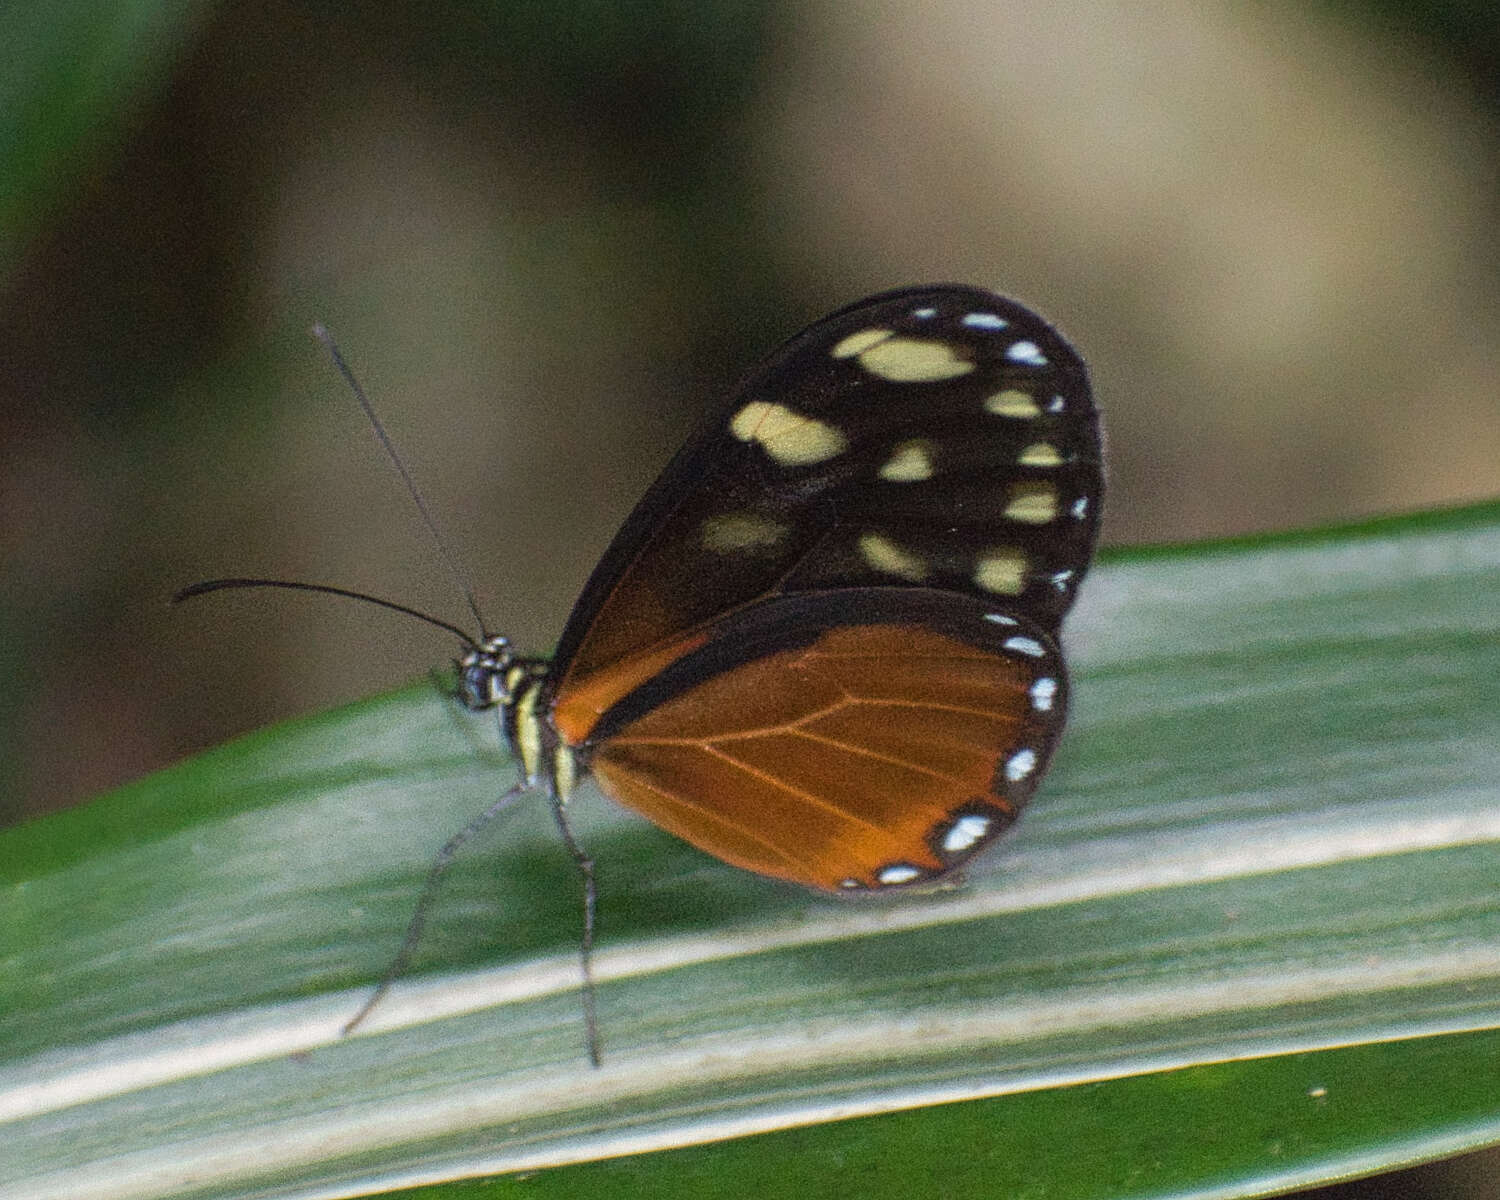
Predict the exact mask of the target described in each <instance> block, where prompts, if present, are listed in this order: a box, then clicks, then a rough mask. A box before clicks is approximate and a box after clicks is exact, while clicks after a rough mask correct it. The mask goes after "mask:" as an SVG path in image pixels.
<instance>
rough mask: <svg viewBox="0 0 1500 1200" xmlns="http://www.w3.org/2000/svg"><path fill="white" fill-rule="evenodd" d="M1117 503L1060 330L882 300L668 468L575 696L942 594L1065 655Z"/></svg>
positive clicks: (573, 623) (751, 395) (601, 611)
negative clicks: (751, 611) (774, 611)
mask: <svg viewBox="0 0 1500 1200" xmlns="http://www.w3.org/2000/svg"><path fill="white" fill-rule="evenodd" d="M1101 492H1102V471H1101V465H1100V445H1099V423H1098V416H1097V413H1096V410H1095V408H1094V403H1093V399H1092V396H1091V394H1090V390H1089V384H1088V377H1087V373H1086V372H1085V369H1084V366H1083V363H1082V361H1081V360H1080V359H1079V357H1078V355H1077V354H1076V353H1075V352H1074V351H1073V349H1072V347H1071V346H1069V345H1068V343H1067V342H1066V341H1064V340H1063V338H1062V336H1061V335H1060V334H1059V333H1058V332H1057V331H1056V330H1054V329H1053V328H1052V327H1051V326H1050V325H1048V324H1047V323H1046V322H1045V321H1043V320H1042V319H1041V318H1040V317H1038V316H1037V315H1036V314H1035V313H1033V312H1031V311H1030V310H1029V309H1026V308H1024V307H1022V306H1021V305H1019V304H1017V303H1015V302H1014V301H1012V300H1007V299H1004V298H1002V297H1000V296H996V295H993V294H992V293H989V292H986V291H984V290H982V289H979V288H972V287H965V286H959V285H952V284H939V285H933V286H928V287H917V288H908V289H903V290H901V291H897V292H889V293H885V294H883V295H879V296H874V297H871V298H869V299H867V300H863V301H860V302H859V303H857V304H854V305H851V306H849V307H848V308H845V309H842V310H841V311H839V312H836V313H834V314H832V315H831V316H829V317H826V318H824V319H823V320H821V321H819V322H817V323H816V324H814V325H812V326H810V327H809V328H808V329H806V330H804V331H803V332H802V333H800V334H798V335H797V336H796V337H794V338H792V339H791V340H790V341H788V342H786V343H785V344H784V345H783V346H781V347H780V349H778V350H777V351H776V352H775V353H773V354H772V355H771V356H770V357H769V358H768V359H767V360H766V361H765V362H763V363H762V364H761V365H760V366H759V367H757V368H756V369H755V370H754V371H752V372H751V373H750V375H749V376H748V377H747V378H746V379H745V380H744V381H743V382H742V383H741V384H740V385H739V386H738V387H737V388H736V389H735V391H734V392H733V393H732V394H731V396H730V397H729V399H728V400H727V401H726V402H725V403H724V405H723V406H722V407H720V408H719V409H718V410H717V411H716V412H715V413H714V414H713V416H712V417H711V418H710V419H709V420H708V421H707V422H705V424H704V425H703V427H702V428H701V429H700V430H699V431H698V433H697V434H696V435H695V436H694V437H693V438H692V439H691V440H689V442H688V443H687V445H686V446H685V447H683V449H682V450H681V451H680V452H679V453H678V455H677V457H676V458H675V459H673V461H672V462H671V463H670V464H669V465H668V467H667V469H666V470H665V471H664V472H663V473H662V475H661V477H660V478H659V479H658V480H657V481H656V483H655V484H654V485H653V486H652V487H651V489H650V490H649V491H648V492H647V493H646V495H645V497H644V498H643V499H642V500H641V502H640V504H638V505H637V506H636V509H635V511H634V512H633V513H632V514H631V516H630V518H629V519H628V520H627V521H626V522H625V525H624V526H623V528H622V529H621V530H620V532H619V534H618V535H617V536H616V538H615V540H614V542H613V543H612V544H611V546H610V548H609V550H608V551H607V552H606V553H605V555H604V557H603V559H602V560H601V561H600V563H599V565H598V567H597V568H596V569H595V571H594V574H593V576H592V577H591V578H590V580H589V583H588V586H587V587H586V588H585V589H584V592H583V594H582V596H581V597H580V599H579V601H578V604H577V605H576V606H575V608H574V610H573V613H572V616H571V617H570V619H569V621H568V624H567V627H566V629H565V631H564V633H563V637H562V640H561V642H560V644H559V646H558V652H557V658H556V660H555V662H556V666H555V669H554V672H553V680H554V686H555V688H556V689H561V688H564V687H566V686H567V681H568V680H569V678H570V677H571V678H573V679H574V680H575V681H577V680H579V679H581V678H583V677H586V676H588V675H590V674H592V673H594V672H597V671H601V670H608V669H617V668H618V666H619V664H620V663H622V662H624V661H626V660H630V659H635V658H637V657H638V656H642V655H647V654H648V653H650V652H651V651H652V650H653V649H655V648H659V647H663V646H665V645H667V644H669V643H672V642H681V639H682V637H683V635H684V632H685V631H690V630H693V629H696V628H700V627H706V626H708V625H710V624H713V623H716V622H719V621H721V620H723V619H725V618H728V617H730V616H731V614H733V613H734V612H736V611H738V610H740V609H742V608H744V607H745V606H747V605H750V604H752V603H754V602H756V601H758V600H762V599H765V598H767V597H772V596H776V595H780V594H791V595H794V594H796V593H800V592H821V591H826V590H829V589H837V588H870V587H892V586H896V587H920V588H926V589H936V590H939V591H950V592H957V593H963V594H966V595H970V596H974V597H977V598H980V599H981V600H983V601H984V602H985V603H987V604H990V605H993V606H994V607H996V608H997V609H1004V610H1007V611H1011V612H1014V613H1017V614H1019V615H1020V616H1022V617H1024V618H1027V619H1029V621H1030V622H1032V623H1034V624H1035V625H1036V626H1037V627H1038V628H1040V629H1041V630H1043V631H1045V632H1047V633H1055V632H1056V630H1057V627H1058V624H1059V622H1060V621H1061V619H1062V616H1063V614H1064V613H1065V612H1066V611H1067V609H1068V608H1069V606H1070V605H1071V604H1072V602H1073V597H1074V595H1075V593H1076V591H1077V588H1078V584H1079V581H1080V580H1081V578H1082V576H1083V573H1084V571H1085V570H1086V569H1087V566H1088V562H1089V558H1090V556H1091V554H1092V551H1093V546H1094V540H1095V534H1096V531H1097V528H1098V520H1099V504H1100V497H1101ZM554 694H555V693H554Z"/></svg>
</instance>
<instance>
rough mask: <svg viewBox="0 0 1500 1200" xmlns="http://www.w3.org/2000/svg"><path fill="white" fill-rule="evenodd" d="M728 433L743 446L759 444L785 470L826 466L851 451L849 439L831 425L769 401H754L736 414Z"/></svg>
mask: <svg viewBox="0 0 1500 1200" xmlns="http://www.w3.org/2000/svg"><path fill="white" fill-rule="evenodd" d="M729 432H730V433H732V434H734V436H735V437H737V438H739V439H740V441H742V442H757V443H759V445H760V448H761V449H762V450H764V451H765V452H766V453H767V454H769V455H770V456H771V457H772V458H773V459H774V460H775V461H776V462H778V463H780V464H781V465H782V466H783V467H805V466H810V465H811V464H813V463H820V462H826V461H827V460H828V459H830V458H835V457H837V456H838V455H840V454H842V453H843V452H844V451H845V450H847V449H848V448H849V439H848V438H846V437H845V436H844V435H843V434H842V433H840V432H839V431H838V430H837V429H835V428H834V427H833V426H832V425H828V424H825V423H824V422H822V421H817V420H814V419H813V418H812V417H806V416H803V415H802V414H801V413H799V412H797V411H795V410H794V409H790V408H788V407H787V406H786V405H784V404H772V403H770V402H769V401H767V400H752V401H750V403H749V404H747V405H745V407H744V408H742V409H740V410H739V412H737V413H735V414H734V416H733V418H731V420H730V422H729Z"/></svg>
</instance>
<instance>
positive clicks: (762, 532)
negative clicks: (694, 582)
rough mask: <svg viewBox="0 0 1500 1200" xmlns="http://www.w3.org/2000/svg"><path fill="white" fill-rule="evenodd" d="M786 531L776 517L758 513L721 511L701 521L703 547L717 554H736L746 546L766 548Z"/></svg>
mask: <svg viewBox="0 0 1500 1200" xmlns="http://www.w3.org/2000/svg"><path fill="white" fill-rule="evenodd" d="M786 535H787V528H786V526H785V525H783V524H781V522H779V521H773V520H772V519H771V518H770V517H765V516H762V515H761V514H760V513H753V512H737V513H721V514H720V515H719V516H716V517H709V519H708V520H706V521H704V522H703V530H702V539H703V548H704V549H705V550H712V551H714V552H715V553H717V554H736V553H739V552H741V551H745V550H768V549H770V548H771V547H772V546H776V545H778V544H779V543H780V542H781V541H782V539H783V538H785V537H786Z"/></svg>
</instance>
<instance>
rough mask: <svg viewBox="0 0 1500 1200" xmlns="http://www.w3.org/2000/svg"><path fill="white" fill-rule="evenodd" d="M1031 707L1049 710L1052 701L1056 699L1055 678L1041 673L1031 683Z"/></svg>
mask: <svg viewBox="0 0 1500 1200" xmlns="http://www.w3.org/2000/svg"><path fill="white" fill-rule="evenodd" d="M1030 694H1031V707H1032V708H1034V709H1036V710H1037V712H1051V711H1052V702H1053V701H1054V700H1056V699H1057V680H1055V679H1053V678H1052V676H1050V675H1043V676H1042V677H1041V678H1040V679H1038V680H1037V681H1036V682H1035V683H1033V684H1032V685H1031V693H1030Z"/></svg>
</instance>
